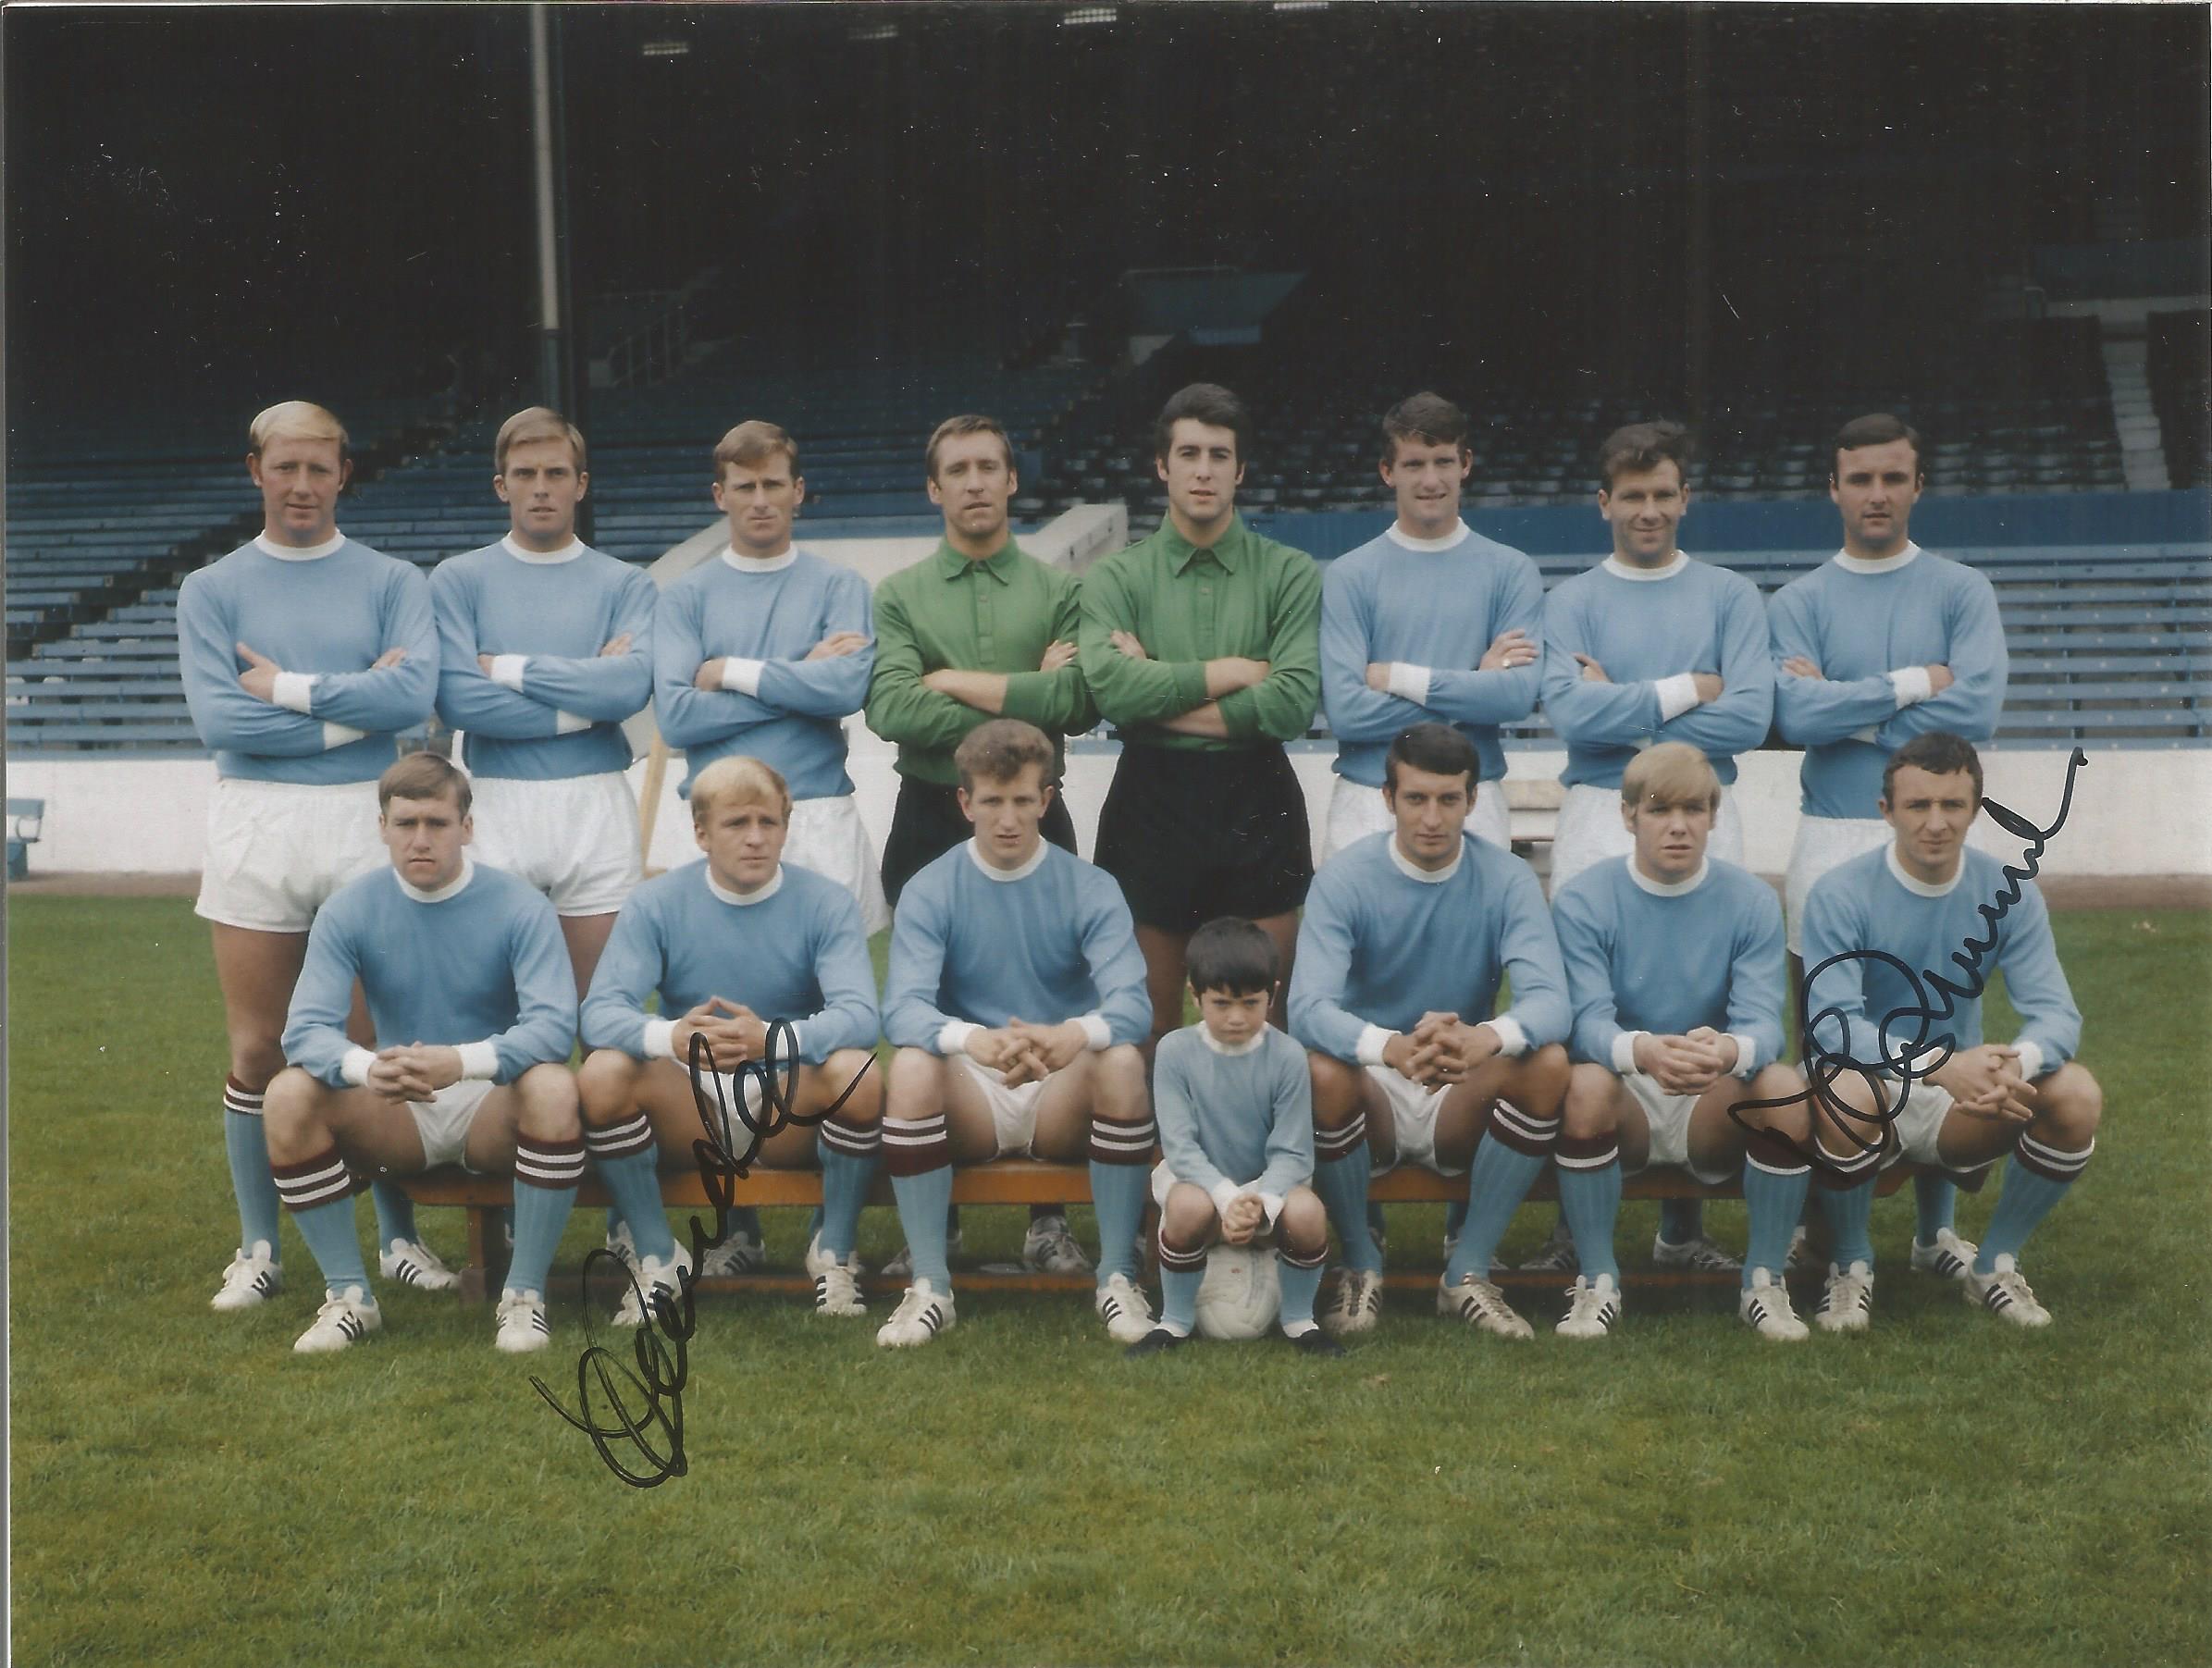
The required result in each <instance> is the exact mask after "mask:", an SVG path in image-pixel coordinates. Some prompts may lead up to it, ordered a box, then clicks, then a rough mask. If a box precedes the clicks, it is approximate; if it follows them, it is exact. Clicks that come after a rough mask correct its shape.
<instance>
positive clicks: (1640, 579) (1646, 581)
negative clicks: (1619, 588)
mask: <svg viewBox="0 0 2212 1668" xmlns="http://www.w3.org/2000/svg"><path fill="white" fill-rule="evenodd" d="M1599 565H1600V566H1601V567H1602V568H1604V570H1605V571H1606V572H1607V573H1609V574H1611V575H1613V577H1614V578H1616V579H1633V580H1634V581H1635V582H1636V583H1637V584H1638V585H1651V584H1655V583H1657V582H1658V581H1659V580H1662V579H1672V578H1673V577H1674V575H1676V574H1679V573H1680V572H1682V570H1683V569H1684V568H1686V567H1687V566H1689V556H1688V554H1687V552H1686V551H1682V550H1676V551H1675V552H1674V561H1672V562H1668V563H1667V564H1666V566H1664V567H1662V568H1632V567H1630V566H1629V565H1628V564H1627V563H1626V562H1623V561H1622V560H1621V559H1620V558H1619V557H1618V556H1608V557H1607V558H1606V559H1605V560H1604V561H1603V562H1600V564H1599Z"/></svg>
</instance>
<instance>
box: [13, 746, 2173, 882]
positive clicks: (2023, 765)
mask: <svg viewBox="0 0 2212 1668" xmlns="http://www.w3.org/2000/svg"><path fill="white" fill-rule="evenodd" d="M846 736H847V737H848V739H849V740H850V742H851V746H852V762H851V773H852V778H853V781H854V784H855V785H857V787H858V789H859V800H860V815H861V818H862V820H863V821H864V822H866V823H867V824H868V829H869V832H870V833H871V834H873V835H874V836H875V839H876V842H877V845H878V846H879V847H880V846H881V845H882V842H883V838H884V834H885V833H886V832H887V831H888V830H889V828H890V826H891V805H892V800H893V798H894V797H895V796H896V793H897V778H896V776H895V775H894V774H893V772H892V769H891V760H892V749H891V748H890V747H888V746H887V745H886V744H884V742H882V741H879V740H878V739H877V738H876V737H875V736H873V735H870V734H869V732H868V730H867V728H866V727H865V726H864V725H862V724H861V723H859V720H857V719H855V720H852V721H850V722H848V723H846ZM2066 757H2067V756H2066V755H2065V754H2064V753H2059V752H2052V753H2014V752H1993V753H1990V754H1987V755H1985V757H1984V763H1985V765H1986V767H1987V770H1988V775H1989V793H1990V796H1991V797H1993V798H1996V799H1998V800H2001V801H2002V802H2003V803H2005V804H2006V805H2008V806H2010V807H2011V808H2012V809H2015V810H2017V811H2019V812H2020V814H2021V815H2023V816H2025V817H2027V818H2028V819H2029V820H2030V821H2031V822H2034V823H2036V824H2038V825H2039V826H2042V825H2047V824H2048V822H2050V820H2051V819H2052V817H2054V816H2055V815H2056V814H2057V812H2058V795H2059V793H2060V791H2061V789H2062V787H2063V785H2064V783H2065V779H2066ZM1328 759H1329V756H1328V753H1326V752H1299V753H1293V754H1292V755H1291V762H1292V763H1293V764H1294V765H1295V766H1296V767H1297V770H1298V776H1299V780H1300V781H1301V782H1302V783H1303V784H1304V786H1305V796H1306V809H1307V814H1308V816H1309V818H1310V819H1311V821H1312V823H1313V826H1314V828H1315V830H1316V832H1318V831H1319V829H1320V828H1321V827H1322V825H1323V823H1324V822H1325V820H1326V814H1327V809H1328V791H1329V781H1330V778H1329V771H1328ZM1507 760H1508V770H1509V772H1510V773H1511V774H1512V775H1513V776H1515V777H1526V778H1543V777H1548V776H1552V775H1556V774H1557V772H1558V771H1559V769H1560V767H1561V766H1562V764H1563V763H1564V761H1565V759H1564V755H1563V754H1560V753H1511V754H1508V755H1507ZM1113 770H1114V760H1113V756H1112V755H1111V754H1097V753H1090V754H1077V755H1074V756H1072V757H1071V758H1069V760H1068V802H1069V809H1070V810H1071V811H1072V812H1073V814H1074V817H1075V826H1076V833H1077V835H1078V837H1079V838H1080V840H1081V844H1082V848H1083V850H1084V851H1085V852H1086V853H1088V852H1089V851H1090V849H1091V844H1092V838H1093V835H1094V832H1095V830H1096V827H1097V822H1098V807H1099V805H1100V804H1101V803H1102V802H1103V801H1104V800H1105V798H1106V785H1107V783H1108V782H1109V781H1110V780H1111V779H1112V777H1113ZM644 775H645V766H644V764H643V762H642V761H641V762H639V763H637V764H635V765H633V766H631V768H630V780H631V783H632V785H633V786H638V785H641V784H642V782H643V779H644ZM681 776H682V771H681V767H680V765H678V764H673V763H672V765H671V767H670V769H669V771H668V773H667V779H666V781H665V783H664V784H663V785H662V789H661V809H660V812H659V815H658V817H657V818H656V826H655V830H654V839H653V848H652V861H653V864H654V866H655V867H657V868H668V867H672V866H673V865H674V864H677V863H682V862H687V861H689V860H690V859H691V857H692V856H693V855H695V853H694V851H693V848H692V846H691V840H690V828H691V822H690V812H689V809H688V808H687V807H686V805H685V804H684V802H683V801H682V800H680V799H678V798H677V797H676V791H675V785H676V783H677V782H678V781H679V780H680V779H681ZM1797 780H1798V755H1796V754H1794V753H1755V754H1753V755H1751V756H1750V757H1749V758H1748V759H1746V760H1744V761H1743V772H1742V775H1741V777H1740V778H1739V780H1738V784H1737V787H1736V792H1737V794H1738V795H1739V796H1741V799H1742V804H1743V811H1744V831H1745V836H1746V839H1747V841H1748V846H1749V849H1748V852H1747V855H1748V856H1749V859H1750V863H1751V866H1752V867H1753V868H1754V869H1757V870H1759V871H1761V872H1762V873H1766V874H1779V873H1781V872H1782V870H1783V868H1784V867H1785V866H1786V863H1787V861H1788V858H1789V843H1790V838H1791V835H1792V834H1793V833H1794V832H1795V830H1796V826H1797V815H1798V810H1797V806H1798V792H1797ZM214 786H215V765H214V762H213V761H212V760H204V759H173V760H172V759H137V760H132V759H98V758H93V759H87V760H67V759H25V760H10V761H9V762H8V767H7V792H8V795H9V797H14V798H23V797H30V798H36V799H43V800H45V801H46V821H45V831H44V836H43V839H42V840H41V841H40V842H39V844H38V845H36V846H32V847H31V871H32V872H33V873H34V874H36V873H42V872H43V873H53V872H55V871H65V870H66V871H92V872H99V873H121V872H130V871H139V872H145V871H151V872H156V873H175V872H179V871H193V870H197V869H198V868H199V867H200V855H201V851H202V838H203V830H204V827H205V824H206V819H207V801H208V797H209V795H210V794H211V792H212V791H213V789H214ZM2208 826H2212V749H2206V748H2192V749H2189V750H2186V751H2172V752H2169V751H2126V752H2109V753H2098V752H2095V751H2094V750H2093V751H2092V752H2091V753H2090V756H2089V763H2088V765H2087V767H2086V768H2084V769H2083V770H2082V772H2080V773H2079V775H2078V776H2077V777H2076V778H2075V785H2074V804H2073V810H2072V813H2071V815H2070V817H2069V818H2068V820H2067V824H2066V827H2065V829H2064V831H2063V832H2061V833H2060V834H2058V838H2057V839H2055V840H2053V841H2052V842H2051V846H2050V849H2049V851H2048V852H2047V853H2045V859H2044V871H2045V873H2049V874H2084V875H2086V874H2097V875H2109V874H2212V841H2207V839H2206V828H2207V827H2208ZM1975 834H1976V840H1977V843H1978V844H1981V845H1983V846H1986V848H1987V849H1988V850H1990V851H1991V852H1993V853H1995V854H1996V855H1997V856H2000V857H2009V856H2012V855H2015V854H2017V852H2018V850H2019V842H2018V841H2016V840H2013V839H2011V838H2010V837H2009V836H2008V835H2007V834H2005V833H2004V832H2003V831H2002V830H2001V829H1998V828H1996V826H1995V825H1994V824H1992V823H1991V822H1988V820H1987V819H1983V822H1981V823H1979V824H1978V825H1977V827H1976V830H1975Z"/></svg>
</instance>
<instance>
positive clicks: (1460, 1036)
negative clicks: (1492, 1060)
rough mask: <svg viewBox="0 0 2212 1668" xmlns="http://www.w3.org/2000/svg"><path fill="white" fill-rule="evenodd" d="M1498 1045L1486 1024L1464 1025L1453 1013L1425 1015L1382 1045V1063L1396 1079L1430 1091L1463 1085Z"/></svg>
mask: <svg viewBox="0 0 2212 1668" xmlns="http://www.w3.org/2000/svg"><path fill="white" fill-rule="evenodd" d="M1500 1046H1501V1044H1500V1042H1499V1038H1498V1033H1497V1032H1496V1031H1495V1030H1494V1029H1493V1028H1492V1027H1490V1026H1489V1025H1488V1024H1476V1025H1468V1024H1464V1023H1463V1022H1462V1021H1461V1019H1460V1017H1459V1016H1458V1015H1457V1014H1444V1013H1427V1014H1423V1015H1422V1016H1421V1022H1420V1023H1419V1024H1418V1025H1416V1026H1415V1027H1414V1028H1413V1030H1411V1031H1402V1032H1398V1033H1397V1034H1396V1035H1395V1036H1393V1037H1391V1038H1390V1041H1389V1042H1388V1043H1386V1044H1383V1049H1382V1063H1383V1064H1384V1065H1386V1066H1388V1067H1390V1069H1391V1070H1393V1071H1395V1072H1397V1073H1398V1074H1399V1076H1401V1077H1403V1078H1406V1079H1408V1080H1410V1081H1413V1082H1416V1083H1420V1084H1423V1085H1425V1086H1427V1087H1428V1088H1430V1089H1440V1088H1442V1087H1443V1086H1444V1085H1445V1084H1446V1083H1464V1082H1465V1081H1467V1079H1468V1078H1469V1077H1470V1076H1471V1075H1473V1073H1474V1072H1475V1071H1476V1069H1477V1068H1479V1067H1480V1066H1481V1065H1482V1064H1483V1063H1484V1062H1485V1061H1486V1060H1488V1059H1489V1057H1490V1056H1492V1055H1494V1054H1496V1053H1497V1052H1498V1050H1499V1048H1500Z"/></svg>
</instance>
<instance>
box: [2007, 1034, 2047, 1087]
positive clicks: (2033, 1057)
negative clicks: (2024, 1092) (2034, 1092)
mask: <svg viewBox="0 0 2212 1668" xmlns="http://www.w3.org/2000/svg"><path fill="white" fill-rule="evenodd" d="M2012 1046H2013V1047H2014V1048H2016V1049H2017V1050H2019V1051H2020V1076H2021V1077H2022V1078H2024V1079H2025V1080H2026V1081H2029V1082H2031V1083H2032V1082H2033V1081H2035V1080H2036V1079H2037V1078H2039V1077H2041V1076H2042V1075H2043V1044H2041V1043H2038V1042H2035V1041H2034V1040H2033V1039H2032V1038H2029V1037H2015V1038H2013V1039H2012Z"/></svg>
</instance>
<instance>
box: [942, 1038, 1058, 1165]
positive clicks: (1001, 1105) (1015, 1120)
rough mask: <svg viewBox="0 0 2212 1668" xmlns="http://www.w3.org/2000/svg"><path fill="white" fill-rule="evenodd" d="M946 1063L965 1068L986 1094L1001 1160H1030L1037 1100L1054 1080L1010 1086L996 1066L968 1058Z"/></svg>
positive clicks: (954, 1058) (958, 1057) (952, 1058)
mask: <svg viewBox="0 0 2212 1668" xmlns="http://www.w3.org/2000/svg"><path fill="white" fill-rule="evenodd" d="M945 1063H946V1064H947V1065H949V1066H953V1067H956V1068H957V1067H962V1066H964V1067H966V1068H967V1069H968V1075H969V1076H970V1078H972V1079H973V1080H974V1081H975V1085H976V1087H977V1088H979V1089H981V1090H982V1092H983V1099H984V1101H985V1102H986V1103H987V1104H988V1105H989V1106H990V1108H991V1128H992V1130H993V1131H995V1133H996V1134H997V1136H998V1156H999V1157H1001V1158H1027V1157H1028V1156H1029V1155H1030V1143H1032V1142H1033V1141H1035V1140H1036V1139H1037V1097H1038V1096H1039V1095H1041V1094H1043V1093H1044V1085H1045V1084H1046V1083H1049V1082H1050V1081H1052V1079H1051V1078H1049V1077H1041V1078H1038V1079H1036V1080H1035V1081H1032V1082H1027V1083H1014V1084H1009V1083H1008V1082H1007V1074H1006V1073H1005V1072H1003V1071H1001V1070H999V1069H997V1068H996V1067H995V1066H984V1065H981V1064H979V1063H978V1062H977V1060H976V1058H975V1056H973V1055H968V1054H956V1055H948V1056H946V1057H945Z"/></svg>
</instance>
